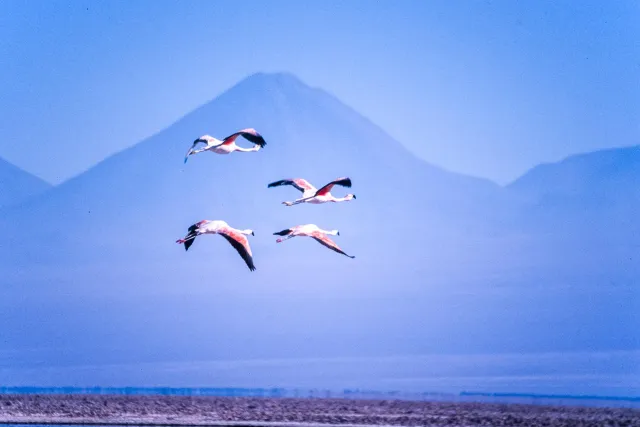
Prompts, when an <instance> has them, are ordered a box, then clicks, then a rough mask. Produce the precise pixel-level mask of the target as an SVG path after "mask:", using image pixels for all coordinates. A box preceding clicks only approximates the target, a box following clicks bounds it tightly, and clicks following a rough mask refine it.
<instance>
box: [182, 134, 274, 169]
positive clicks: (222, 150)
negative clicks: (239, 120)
mask: <svg viewBox="0 0 640 427" xmlns="http://www.w3.org/2000/svg"><path fill="white" fill-rule="evenodd" d="M239 136H242V137H244V138H245V139H247V140H248V141H249V142H252V143H253V144H254V146H253V148H242V147H238V146H237V145H236V139H237V138H238V137H239ZM199 143H204V144H206V146H204V147H202V148H200V149H198V150H195V147H196V145H198V144H199ZM265 145H267V143H266V142H265V140H264V138H263V137H262V135H260V134H259V133H258V132H257V131H256V130H255V129H251V128H249V129H242V130H241V131H238V132H236V133H234V134H232V135H229V136H228V137H226V138H225V139H223V140H222V141H220V140H219V139H216V138H214V137H212V136H209V135H202V136H201V137H200V138H198V139H196V140H195V141H193V145H192V146H191V148H189V151H187V155H186V156H184V162H185V163H187V159H188V158H189V156H191V155H193V154H198V153H202V152H203V151H212V152H214V153H217V154H229V153H232V152H234V151H241V152H243V153H247V152H250V151H258V150H259V149H261V148H263V147H264V146H265Z"/></svg>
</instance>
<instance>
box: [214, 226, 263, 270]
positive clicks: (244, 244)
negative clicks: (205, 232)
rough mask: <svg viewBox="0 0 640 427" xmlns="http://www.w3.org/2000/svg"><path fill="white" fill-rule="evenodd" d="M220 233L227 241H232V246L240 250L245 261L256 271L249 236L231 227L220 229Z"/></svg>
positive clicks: (250, 268)
mask: <svg viewBox="0 0 640 427" xmlns="http://www.w3.org/2000/svg"><path fill="white" fill-rule="evenodd" d="M218 233H219V234H220V235H221V236H222V237H224V238H225V239H227V241H228V242H229V243H231V246H233V247H234V248H235V250H236V251H238V253H239V254H240V256H241V257H242V259H243V260H244V262H245V263H247V267H249V270H251V271H254V270H255V269H256V267H255V265H253V255H252V254H251V247H250V246H249V240H248V239H247V237H246V236H245V235H244V234H242V233H238V232H237V231H235V230H232V229H229V228H225V229H223V230H219V231H218Z"/></svg>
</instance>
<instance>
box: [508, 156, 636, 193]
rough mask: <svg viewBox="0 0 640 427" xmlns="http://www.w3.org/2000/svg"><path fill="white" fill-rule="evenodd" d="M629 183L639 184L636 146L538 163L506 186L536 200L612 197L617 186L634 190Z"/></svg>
mask: <svg viewBox="0 0 640 427" xmlns="http://www.w3.org/2000/svg"><path fill="white" fill-rule="evenodd" d="M629 184H640V145H635V146H631V147H621V148H611V149H605V150H598V151H594V152H589V153H582V154H576V155H572V156H569V157H567V158H565V159H564V160H561V161H559V162H555V163H546V164H542V165H538V166H536V167H534V168H532V169H531V170H530V171H528V172H527V173H525V174H524V175H523V176H521V177H520V178H518V179H516V180H515V181H514V182H512V183H511V184H509V185H508V186H507V188H510V189H513V190H515V191H518V192H520V193H522V194H526V195H528V196H531V197H533V198H536V199H540V198H542V197H545V196H557V197H568V198H572V197H580V196H585V195H587V194H588V193H590V194H594V193H595V194H598V195H607V194H608V195H610V196H615V195H616V194H619V192H620V190H622V188H620V186H621V185H626V186H627V188H625V190H628V191H632V192H634V193H635V192H636V191H638V190H639V188H640V187H638V186H634V185H629ZM612 191H613V194H612V193H611V192H612Z"/></svg>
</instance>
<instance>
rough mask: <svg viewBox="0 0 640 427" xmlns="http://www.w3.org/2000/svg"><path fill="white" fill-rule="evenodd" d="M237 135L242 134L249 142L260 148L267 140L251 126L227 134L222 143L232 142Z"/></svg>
mask: <svg viewBox="0 0 640 427" xmlns="http://www.w3.org/2000/svg"><path fill="white" fill-rule="evenodd" d="M239 136H242V137H244V138H246V139H247V140H248V141H249V142H251V143H253V144H255V145H259V146H260V148H264V146H265V145H267V142H266V141H265V140H264V138H263V137H262V135H260V134H259V133H258V132H257V131H256V130H255V129H252V128H248V129H242V130H240V131H238V132H236V133H234V134H231V135H229V136H228V137H226V138H225V139H223V140H222V141H223V142H222V143H223V144H227V145H228V144H231V143H233V142H234V141H235V140H236V138H238V137H239Z"/></svg>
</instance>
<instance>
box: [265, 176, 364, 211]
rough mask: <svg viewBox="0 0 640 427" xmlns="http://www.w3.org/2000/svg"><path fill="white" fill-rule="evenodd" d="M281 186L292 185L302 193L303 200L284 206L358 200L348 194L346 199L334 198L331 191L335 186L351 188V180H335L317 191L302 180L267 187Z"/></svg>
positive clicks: (272, 184) (279, 182)
mask: <svg viewBox="0 0 640 427" xmlns="http://www.w3.org/2000/svg"><path fill="white" fill-rule="evenodd" d="M280 185H292V186H294V187H295V188H297V189H298V190H300V191H302V198H300V199H297V200H295V201H293V202H282V204H283V205H286V206H293V205H297V204H298V203H312V204H316V205H317V204H320V203H327V202H348V201H349V200H351V199H355V198H356V195H355V194H347V195H346V196H345V197H334V196H333V195H332V194H331V189H332V188H333V186H334V185H341V186H343V187H349V188H350V187H351V179H350V178H338V179H335V180H333V181H331V182H330V183H328V184H327V185H325V186H324V187H322V188H321V189H319V190H316V188H315V187H314V186H313V185H311V184H309V182H307V181H306V180H304V179H301V178H296V179H282V180H280V181H276V182H272V183H271V184H269V185H267V187H268V188H271V187H278V186H280Z"/></svg>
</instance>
